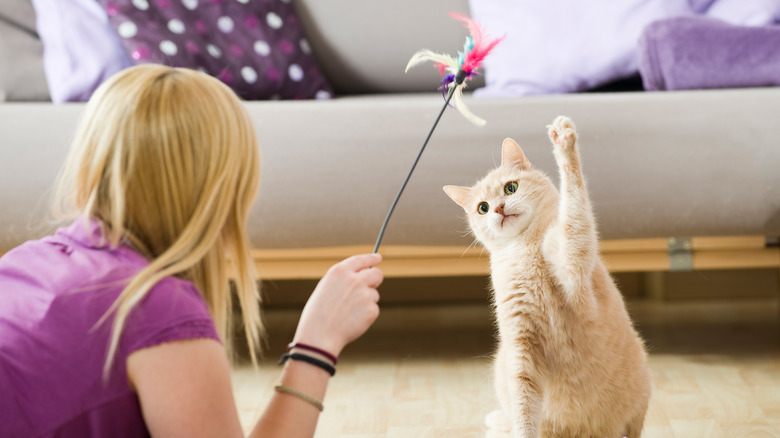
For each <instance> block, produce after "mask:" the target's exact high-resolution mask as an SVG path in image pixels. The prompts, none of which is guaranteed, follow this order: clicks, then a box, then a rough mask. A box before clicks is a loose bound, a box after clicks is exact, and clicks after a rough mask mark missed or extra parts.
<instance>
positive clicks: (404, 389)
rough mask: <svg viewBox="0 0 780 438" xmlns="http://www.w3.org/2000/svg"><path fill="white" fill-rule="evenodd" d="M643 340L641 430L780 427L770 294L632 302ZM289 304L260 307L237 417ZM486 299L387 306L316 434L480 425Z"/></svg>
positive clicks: (245, 409)
mask: <svg viewBox="0 0 780 438" xmlns="http://www.w3.org/2000/svg"><path fill="white" fill-rule="evenodd" d="M629 310H630V311H631V313H632V315H633V317H634V319H635V321H636V324H637V327H638V329H639V330H640V332H641V334H642V336H643V337H644V338H645V340H646V341H647V343H648V345H649V348H650V366H651V368H652V371H653V379H654V382H653V385H654V388H653V389H654V391H653V397H652V399H651V404H650V408H649V411H648V415H647V418H646V421H645V429H644V432H643V435H642V436H643V437H646V438H647V437H649V438H695V437H729V438H733V437H780V323H779V321H780V312H779V309H778V303H777V301H776V300H771V301H767V300H760V301H725V302H706V303H666V304H658V303H651V302H629ZM296 320H297V313H296V312H295V311H289V312H288V311H274V312H270V313H269V314H268V321H269V332H270V336H271V345H270V349H269V351H268V353H267V359H266V360H264V361H263V364H262V366H261V368H260V370H259V372H255V371H254V370H252V369H251V368H250V367H247V366H245V365H244V366H237V367H236V368H235V371H234V379H233V381H234V387H235V393H236V399H237V403H238V406H239V411H240V415H241V420H242V423H243V424H244V426H245V428H246V429H249V427H250V425H251V424H252V423H253V421H254V419H255V418H256V415H257V412H258V409H259V408H260V407H262V406H263V405H264V404H265V402H266V400H267V399H268V397H270V395H271V392H272V391H273V385H274V383H275V382H276V378H277V375H278V369H276V367H275V366H274V365H273V359H275V358H276V357H277V356H278V354H280V353H281V350H282V346H283V345H284V343H285V342H287V340H288V339H289V337H290V336H291V335H292V330H293V328H294V324H295V323H296ZM491 324H492V322H491V315H490V311H489V309H488V308H487V306H484V305H468V306H463V305H461V306H450V307H414V308H385V309H383V311H382V316H381V317H380V319H379V320H378V321H377V323H376V325H375V326H374V327H373V328H372V329H371V331H370V332H369V333H368V334H367V335H366V336H365V337H364V338H362V339H361V340H359V341H358V342H357V343H355V344H353V345H351V346H350V347H348V349H347V350H346V351H345V352H344V354H343V355H342V358H340V361H339V367H338V373H337V374H336V376H335V377H334V378H333V379H332V381H331V384H330V387H329V389H328V395H327V398H326V400H325V411H324V412H323V414H322V416H321V417H320V423H319V425H318V429H317V437H321V438H330V437H350V438H358V437H360V438H369V437H370V438H373V437H393V438H417V437H420V438H432V437H442V438H445V437H446V438H450V437H455V438H457V437H486V438H499V437H500V438H504V437H506V436H507V435H504V434H499V433H495V432H492V431H488V430H487V429H486V427H485V426H484V422H483V419H484V416H485V414H486V413H488V412H490V411H491V410H493V409H495V408H496V407H497V402H496V400H495V397H494V395H493V389H492V383H491V376H490V354H491V352H492V349H493V343H494V340H493V335H492V328H491Z"/></svg>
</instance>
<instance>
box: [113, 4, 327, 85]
mask: <svg viewBox="0 0 780 438" xmlns="http://www.w3.org/2000/svg"><path fill="white" fill-rule="evenodd" d="M100 2H101V4H102V5H103V6H104V7H105V9H106V12H107V13H108V17H109V20H110V22H111V24H112V25H113V26H114V28H115V29H116V32H117V34H119V37H120V39H121V41H122V44H123V46H124V47H125V49H127V51H128V53H129V54H130V56H131V57H132V59H133V60H134V61H135V62H136V63H160V64H166V65H171V66H174V67H188V68H194V69H198V70H201V71H203V72H206V73H208V74H210V75H212V76H216V77H217V78H219V79H220V80H222V81H223V82H224V83H226V84H227V85H229V86H230V87H231V88H232V89H233V90H235V92H236V93H237V94H238V95H239V96H241V97H242V98H244V99H246V100H260V99H311V98H329V97H331V95H332V93H333V91H332V89H331V87H330V84H328V82H327V80H326V79H325V77H324V76H323V75H322V72H321V71H320V69H319V66H318V65H317V62H316V60H315V58H314V57H313V56H312V53H311V49H310V46H309V44H308V42H307V41H306V38H305V36H304V34H303V29H302V28H301V25H300V22H299V20H298V16H297V14H296V12H295V9H294V7H293V5H292V4H291V3H290V0H100Z"/></svg>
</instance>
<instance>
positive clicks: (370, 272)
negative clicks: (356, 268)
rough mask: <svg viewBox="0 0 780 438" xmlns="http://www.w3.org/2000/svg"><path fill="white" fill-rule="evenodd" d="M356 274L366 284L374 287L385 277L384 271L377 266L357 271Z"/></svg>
mask: <svg viewBox="0 0 780 438" xmlns="http://www.w3.org/2000/svg"><path fill="white" fill-rule="evenodd" d="M357 275H358V276H360V277H361V279H362V280H363V281H364V282H365V284H366V286H368V287H370V288H373V289H376V288H377V287H379V285H380V284H382V282H383V281H384V279H385V275H384V273H382V270H381V269H379V268H367V269H363V270H362V271H360V272H358V274H357Z"/></svg>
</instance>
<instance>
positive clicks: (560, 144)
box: [547, 116, 577, 152]
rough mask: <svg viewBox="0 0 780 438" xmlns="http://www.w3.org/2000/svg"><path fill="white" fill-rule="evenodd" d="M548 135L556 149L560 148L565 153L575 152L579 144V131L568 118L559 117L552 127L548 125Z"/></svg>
mask: <svg viewBox="0 0 780 438" xmlns="http://www.w3.org/2000/svg"><path fill="white" fill-rule="evenodd" d="M547 135H549V136H550V140H552V142H553V145H555V147H556V149H557V148H560V149H562V150H563V151H564V152H571V151H572V150H574V145H575V144H576V143H577V130H576V129H575V128H574V122H572V121H571V119H570V118H568V117H566V116H558V117H557V118H556V119H555V120H554V121H553V122H552V125H547Z"/></svg>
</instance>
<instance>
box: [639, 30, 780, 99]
mask: <svg viewBox="0 0 780 438" xmlns="http://www.w3.org/2000/svg"><path fill="white" fill-rule="evenodd" d="M639 54H640V55H639V72H640V74H641V75H642V81H643V82H644V87H645V89H646V90H687V89H700V88H738V87H764V86H777V85H780V26H762V27H746V26H735V25H731V24H728V23H726V22H723V21H719V20H714V19H711V18H705V17H679V18H671V19H666V20H661V21H656V22H654V23H652V24H651V25H649V26H647V28H646V29H645V31H644V33H643V34H642V37H641V38H640V41H639Z"/></svg>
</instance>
